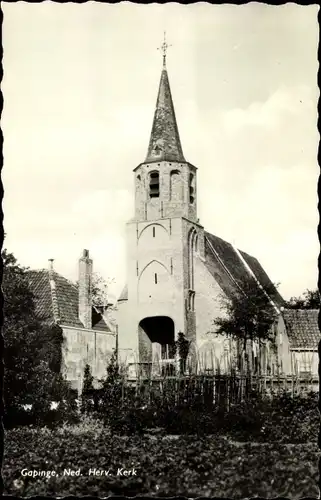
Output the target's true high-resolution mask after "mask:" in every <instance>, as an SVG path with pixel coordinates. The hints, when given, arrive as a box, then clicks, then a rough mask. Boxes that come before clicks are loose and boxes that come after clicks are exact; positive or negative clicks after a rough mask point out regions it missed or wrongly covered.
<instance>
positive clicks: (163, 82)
mask: <svg viewBox="0 0 321 500" xmlns="http://www.w3.org/2000/svg"><path fill="white" fill-rule="evenodd" d="M168 47H169V45H167V42H166V38H165V33H164V42H163V43H162V45H161V47H160V50H162V52H163V70H162V74H161V79H160V84H159V90H158V96H157V102H156V109H155V114H154V121H153V126H152V132H151V136H150V140H149V146H148V152H147V157H146V162H148V161H162V160H168V161H182V162H184V161H185V158H184V155H183V151H182V146H181V141H180V138H179V132H178V128H177V123H176V116H175V110H174V105H173V100H172V95H171V89H170V86H169V80H168V74H167V69H166V51H167V48H168Z"/></svg>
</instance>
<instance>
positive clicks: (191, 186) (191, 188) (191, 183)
mask: <svg viewBox="0 0 321 500" xmlns="http://www.w3.org/2000/svg"><path fill="white" fill-rule="evenodd" d="M194 198H195V193H194V175H193V174H190V176H189V202H190V203H194Z"/></svg>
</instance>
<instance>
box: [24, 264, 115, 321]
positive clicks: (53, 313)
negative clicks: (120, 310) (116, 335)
mask: <svg viewBox="0 0 321 500" xmlns="http://www.w3.org/2000/svg"><path fill="white" fill-rule="evenodd" d="M27 275H28V280H29V283H30V287H31V290H32V292H33V294H34V297H35V306H36V313H37V315H38V316H39V317H40V318H41V319H43V320H44V321H46V322H48V323H49V324H54V323H59V324H61V325H64V326H73V327H76V328H84V325H83V324H82V322H81V321H80V319H79V317H78V288H77V286H76V285H75V284H74V283H72V282H71V281H69V280H67V279H66V278H64V277H63V276H61V275H60V274H58V273H57V272H55V271H52V270H50V271H49V270H48V269H41V270H30V271H28V272H27ZM92 328H93V329H94V330H101V331H110V329H109V327H108V326H107V324H106V322H105V320H104V319H103V317H102V315H101V314H100V313H99V312H98V311H97V310H96V309H95V308H94V307H93V313H92Z"/></svg>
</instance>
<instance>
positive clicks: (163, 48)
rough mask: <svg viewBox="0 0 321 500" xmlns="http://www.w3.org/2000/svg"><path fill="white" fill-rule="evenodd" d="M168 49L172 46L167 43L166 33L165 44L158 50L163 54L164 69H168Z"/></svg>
mask: <svg viewBox="0 0 321 500" xmlns="http://www.w3.org/2000/svg"><path fill="white" fill-rule="evenodd" d="M168 47H171V45H168V43H167V42H166V31H164V40H163V43H162V45H161V46H160V47H158V49H157V50H161V51H162V52H163V68H165V67H166V52H167V49H168Z"/></svg>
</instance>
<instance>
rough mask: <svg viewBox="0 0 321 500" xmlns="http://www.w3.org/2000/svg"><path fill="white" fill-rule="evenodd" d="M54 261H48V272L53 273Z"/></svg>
mask: <svg viewBox="0 0 321 500" xmlns="http://www.w3.org/2000/svg"><path fill="white" fill-rule="evenodd" d="M54 260H55V259H48V263H49V270H50V271H53V263H54Z"/></svg>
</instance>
